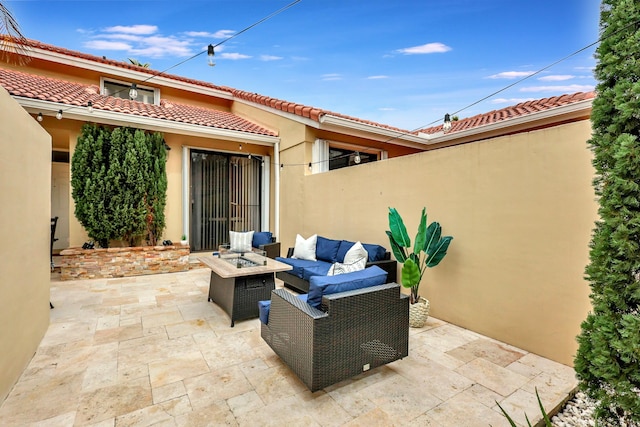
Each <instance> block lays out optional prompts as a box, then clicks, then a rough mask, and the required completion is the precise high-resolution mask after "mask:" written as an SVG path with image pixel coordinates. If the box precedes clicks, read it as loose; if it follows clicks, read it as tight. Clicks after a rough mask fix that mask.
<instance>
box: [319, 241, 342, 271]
mask: <svg viewBox="0 0 640 427" xmlns="http://www.w3.org/2000/svg"><path fill="white" fill-rule="evenodd" d="M339 246H340V240H333V239H327V238H326V237H322V236H318V240H316V259H320V260H322V261H327V262H330V263H331V264H333V263H334V262H336V261H337V255H338V247H339Z"/></svg>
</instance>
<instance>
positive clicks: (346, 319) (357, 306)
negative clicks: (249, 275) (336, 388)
mask: <svg viewBox="0 0 640 427" xmlns="http://www.w3.org/2000/svg"><path fill="white" fill-rule="evenodd" d="M303 297H306V295H303ZM261 320H262V323H261V336H262V338H263V339H264V340H265V341H266V342H267V344H269V346H270V347H271V348H272V349H273V351H274V352H275V353H276V354H277V355H278V356H280V358H281V359H282V360H283V361H284V363H285V364H286V365H287V366H288V367H289V368H290V369H291V370H292V371H293V372H294V373H295V374H296V375H297V376H298V377H299V378H300V380H302V382H303V383H304V384H305V385H306V386H307V387H308V388H309V389H310V390H311V391H312V392H313V391H316V390H320V389H323V388H325V387H327V386H329V385H331V384H335V383H338V382H340V381H343V380H346V379H348V378H351V377H353V376H355V375H358V374H360V373H362V372H364V371H367V370H369V369H373V368H375V367H377V366H381V365H384V364H387V363H389V362H393V361H395V360H398V359H402V358H403V357H405V356H407V355H408V352H409V299H408V296H407V295H405V294H402V293H401V292H400V286H399V285H398V284H396V283H387V284H383V285H377V286H372V287H366V288H362V289H356V290H350V291H346V292H340V293H334V294H329V295H323V296H322V305H321V309H317V308H314V307H312V306H311V305H309V304H308V303H307V302H306V301H305V300H304V298H300V296H296V295H294V294H292V293H291V292H289V291H287V290H286V289H275V290H273V291H272V292H271V303H270V307H269V310H268V320H267V319H264V318H263V317H262V316H261ZM264 321H267V323H264Z"/></svg>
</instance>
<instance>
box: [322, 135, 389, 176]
mask: <svg viewBox="0 0 640 427" xmlns="http://www.w3.org/2000/svg"><path fill="white" fill-rule="evenodd" d="M386 156H387V152H386V151H384V150H379V149H376V148H372V147H362V146H356V145H353V144H346V143H340V142H335V141H328V140H325V139H316V141H315V143H314V144H313V149H312V157H313V159H312V162H311V171H312V173H319V172H326V171H330V170H334V169H340V168H346V167H349V166H355V165H358V164H361V163H369V162H375V161H378V160H381V159H385V158H386Z"/></svg>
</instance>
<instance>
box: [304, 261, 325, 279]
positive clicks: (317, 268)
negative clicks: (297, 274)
mask: <svg viewBox="0 0 640 427" xmlns="http://www.w3.org/2000/svg"><path fill="white" fill-rule="evenodd" d="M316 264H317V265H314V266H310V267H303V268H302V278H303V279H304V280H306V281H307V282H308V281H309V279H310V278H311V276H326V275H327V273H328V272H329V269H331V266H332V265H333V264H331V263H330V262H325V261H316Z"/></svg>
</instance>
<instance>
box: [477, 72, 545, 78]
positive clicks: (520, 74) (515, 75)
mask: <svg viewBox="0 0 640 427" xmlns="http://www.w3.org/2000/svg"><path fill="white" fill-rule="evenodd" d="M533 73H535V71H504V72H502V73H498V74H493V75H491V76H489V77H488V78H490V79H517V78H520V77H527V76H530V75H531V74H533Z"/></svg>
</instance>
